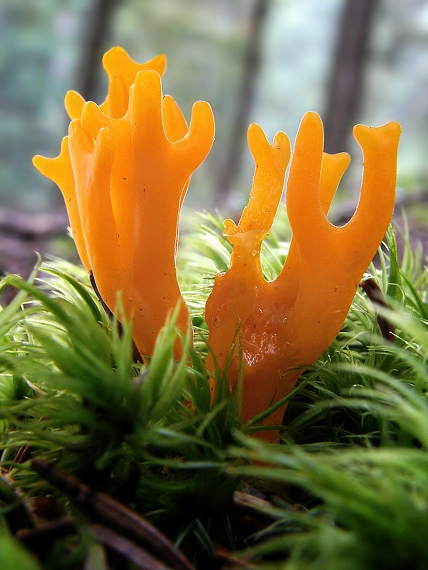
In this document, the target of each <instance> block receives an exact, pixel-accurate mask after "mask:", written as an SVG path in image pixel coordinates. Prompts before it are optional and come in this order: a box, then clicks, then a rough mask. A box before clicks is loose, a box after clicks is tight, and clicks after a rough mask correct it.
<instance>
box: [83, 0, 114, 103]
mask: <svg viewBox="0 0 428 570" xmlns="http://www.w3.org/2000/svg"><path fill="white" fill-rule="evenodd" d="M118 4H119V0H93V3H92V7H91V9H90V11H89V15H88V19H87V22H86V29H85V31H84V33H83V41H82V51H81V56H80V63H79V65H78V79H77V84H78V88H77V91H78V92H79V93H80V94H81V95H82V96H83V97H84V98H85V99H86V100H87V101H88V100H92V101H93V100H94V98H95V96H96V92H97V87H98V75H99V70H100V69H101V59H102V56H103V52H104V44H105V40H106V37H107V35H108V32H109V30H110V24H111V21H112V19H113V14H114V10H115V8H116V7H117V5H118Z"/></svg>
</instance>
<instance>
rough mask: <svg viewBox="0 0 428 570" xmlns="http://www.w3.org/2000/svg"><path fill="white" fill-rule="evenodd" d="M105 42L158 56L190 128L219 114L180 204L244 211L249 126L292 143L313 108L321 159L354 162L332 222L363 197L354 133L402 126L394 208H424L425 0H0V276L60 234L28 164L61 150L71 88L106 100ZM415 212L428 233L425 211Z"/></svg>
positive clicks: (48, 195) (427, 111)
mask: <svg viewBox="0 0 428 570" xmlns="http://www.w3.org/2000/svg"><path fill="white" fill-rule="evenodd" d="M113 45H121V46H122V47H124V48H125V49H126V50H127V51H128V53H129V54H130V56H131V57H132V58H133V59H135V60H136V61H138V62H143V61H146V60H148V59H150V58H151V57H153V56H155V55H156V54H158V53H165V54H166V55H167V58H168V67H167V71H166V74H165V76H164V80H163V86H164V92H165V93H170V94H171V95H173V96H174V98H175V99H176V100H177V102H178V103H179V105H180V107H181V108H182V109H183V111H184V113H185V115H186V117H187V118H189V116H190V110H191V106H192V104H193V102H194V101H196V100H199V99H203V100H207V101H209V102H210V104H211V105H212V107H213V110H214V115H215V118H216V140H215V143H214V147H213V150H212V152H211V154H210V156H209V157H208V159H207V160H206V162H205V163H204V164H203V165H202V167H201V168H200V169H199V171H197V173H196V174H195V175H194V177H193V180H192V184H191V186H190V189H189V191H188V194H187V198H186V201H185V205H186V206H187V207H191V208H196V209H203V208H207V209H210V208H213V207H217V206H220V208H221V210H222V211H223V212H224V213H225V214H230V213H231V212H232V213H233V212H238V211H240V209H241V208H242V206H243V205H244V204H245V201H246V198H247V195H248V190H249V187H250V183H251V178H252V174H253V164H252V159H251V156H250V154H249V151H248V150H247V147H246V129H247V126H248V125H249V124H250V123H251V122H257V123H259V124H260V125H261V126H262V127H263V129H264V130H265V132H266V134H267V135H268V137H269V138H272V137H273V135H274V134H275V132H276V131H278V130H283V131H285V132H286V133H287V134H288V135H289V136H290V138H291V140H292V141H293V140H294V137H295V134H296V131H297V128H298V125H299V122H300V119H301V117H302V115H303V114H304V112H306V111H308V110H312V111H317V112H319V113H320V114H321V116H322V117H323V120H324V123H325V129H326V150H329V151H330V152H338V151H341V150H348V151H350V152H351V154H352V156H353V157H354V160H353V162H354V165H353V166H352V168H351V171H350V173H349V174H348V175H347V177H346V178H345V180H344V183H343V185H342V190H341V194H340V198H339V208H338V212H339V213H338V214H337V217H338V218H339V219H340V217H341V216H342V215H343V216H345V218H346V215H347V211H350V210H351V209H352V207H353V205H355V203H354V202H353V200H355V199H356V198H355V197H356V196H357V194H358V185H359V177H360V176H361V157H360V153H359V149H358V148H357V146H356V144H355V143H353V139H352V126H353V125H354V124H355V123H357V122H362V123H364V124H368V125H381V124H383V123H385V122H388V121H391V120H394V121H399V122H400V123H401V125H402V129H403V134H402V139H401V143H400V154H399V203H403V204H405V205H407V204H409V205H411V204H414V203H417V204H421V203H423V200H424V198H425V191H427V192H428V186H427V183H428V160H427V158H426V156H427V154H428V0H0V235H2V236H3V238H5V239H6V242H5V241H4V239H3V240H2V241H1V242H0V265H1V266H3V267H5V268H6V270H8V271H11V270H12V271H14V270H16V267H15V266H14V265H13V263H12V261H11V260H12V258H13V259H15V260H16V259H18V258H20V257H21V258H22V257H23V256H24V257H25V255H24V253H23V250H21V249H20V246H18V245H17V243H18V242H19V240H21V241H22V239H24V241H25V239H27V241H31V240H32V241H31V248H32V251H34V249H39V250H43V244H44V243H45V240H46V239H47V237H48V236H52V235H56V234H58V233H59V234H60V233H61V232H62V234H63V228H64V227H65V225H66V223H67V222H66V220H65V217H64V210H63V205H62V198H61V195H60V192H59V191H58V190H57V189H56V188H55V187H54V185H53V184H52V183H50V182H49V181H48V180H46V179H44V178H43V177H42V176H41V175H40V174H39V173H38V172H37V171H36V170H35V169H34V168H33V166H32V164H31V159H32V157H33V155H35V154H43V155H45V156H56V155H57V154H58V153H59V145H60V140H61V138H62V137H63V136H64V135H65V134H66V128H67V124H68V121H67V118H66V115H65V111H64V108H63V98H64V95H65V93H66V91H67V90H69V89H76V90H78V91H79V92H81V93H82V94H83V95H84V96H85V98H87V99H93V100H95V101H97V102H101V101H103V100H104V97H105V87H106V86H105V77H104V74H103V70H102V68H101V65H100V64H101V57H102V54H103V53H104V52H105V51H106V50H108V49H109V48H110V47H112V46H113ZM342 210H343V212H342ZM417 211H418V212H419V217H420V220H419V221H420V222H421V223H422V222H425V218H426V215H425V214H424V210H423V209H422V208H420V207H418V209H417ZM18 212H19V214H18ZM15 238H16V239H15ZM7 240H9V241H7ZM17 240H18V241H17ZM37 240H39V241H37ZM19 243H20V242H19ZM21 261H22V260H21ZM21 261H20V262H19V263H21ZM17 263H18V262H17ZM19 263H18V265H19ZM18 265H17V267H18ZM18 269H19V268H18Z"/></svg>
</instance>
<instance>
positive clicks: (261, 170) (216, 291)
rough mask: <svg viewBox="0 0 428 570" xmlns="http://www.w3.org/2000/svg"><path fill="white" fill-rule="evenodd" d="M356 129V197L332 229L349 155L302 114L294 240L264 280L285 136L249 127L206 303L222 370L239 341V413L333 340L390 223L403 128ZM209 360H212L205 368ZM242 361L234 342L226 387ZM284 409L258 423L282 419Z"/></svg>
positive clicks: (273, 435) (290, 206)
mask: <svg viewBox="0 0 428 570" xmlns="http://www.w3.org/2000/svg"><path fill="white" fill-rule="evenodd" d="M354 135H355V138H356V140H357V141H358V143H359V144H360V146H361V148H362V151H363V155H364V172H363V179H362V186H361V193H360V199H359V203H358V206H357V209H356V211H355V213H354V215H353V217H352V218H351V220H350V221H349V222H348V223H347V224H345V225H344V226H343V227H336V226H334V225H333V224H331V223H330V222H329V221H328V220H327V217H326V214H327V211H328V208H329V206H330V203H331V200H332V198H333V195H334V193H335V191H336V189H337V186H338V184H339V181H340V179H341V177H342V175H343V173H344V171H345V170H346V168H347V166H348V163H349V157H348V155H347V154H344V153H343V154H337V155H328V154H326V153H324V152H323V127H322V123H321V120H320V118H319V116H318V115H317V114H315V113H307V114H306V115H305V116H304V118H303V120H302V123H301V125H300V129H299V132H298V135H297V139H296V144H295V148H294V153H293V158H292V162H291V167H290V172H289V178H288V183H287V191H286V206H287V213H288V218H289V222H290V226H291V229H292V232H293V238H292V242H291V244H290V250H289V254H288V257H287V260H286V263H285V265H284V267H283V269H282V271H281V273H280V274H279V276H278V277H277V278H276V279H275V280H274V281H272V282H267V281H266V280H265V278H264V277H263V273H262V269H261V264H260V246H261V242H262V240H263V239H264V237H266V236H267V235H268V233H269V231H270V228H271V225H272V222H273V216H274V214H275V212H276V209H277V206H278V204H279V200H280V196H281V192H282V184H283V180H284V173H285V169H286V166H287V162H288V159H289V150H288V141H287V139H286V137H285V135H284V134H283V133H280V134H278V135H277V136H276V138H275V140H274V143H273V145H272V146H271V145H269V143H268V142H267V141H266V139H265V137H264V135H263V132H262V131H261V129H260V128H259V127H257V126H256V125H252V126H251V127H250V129H249V133H248V142H249V146H250V149H251V152H252V154H253V156H254V160H255V163H256V169H255V175H254V181H253V187H252V191H251V196H250V200H249V203H248V205H247V207H246V208H245V209H244V211H243V214H242V217H241V220H240V222H239V224H238V226H235V224H234V223H233V222H232V221H230V220H226V222H225V229H224V233H225V235H226V236H227V238H228V239H229V241H230V242H231V243H232V244H233V246H234V247H233V252H232V257H231V267H230V269H229V270H228V271H226V272H225V273H223V274H220V275H218V276H217V277H216V279H215V283H214V287H213V290H212V293H211V295H210V297H209V298H208V301H207V304H206V321H207V324H208V327H209V344H210V347H211V349H212V352H213V354H214V356H215V358H216V360H217V362H218V365H219V366H220V369H224V368H225V366H226V364H227V361H228V354H229V352H230V350H231V347H232V345H233V342H234V339H236V345H238V344H239V343H238V338H239V337H240V339H241V343H240V344H241V346H242V353H243V379H244V380H243V400H242V407H243V409H242V418H243V420H248V419H249V418H251V417H252V416H254V415H255V414H257V413H260V412H262V411H263V410H264V409H266V408H267V407H268V406H270V405H272V404H274V403H275V402H277V401H278V400H280V399H281V398H283V397H284V396H286V395H287V394H288V393H289V392H290V391H291V390H292V388H293V386H294V384H295V382H296V381H297V379H298V378H299V376H300V374H301V372H302V367H304V366H308V365H310V364H312V363H313V362H314V361H315V360H316V359H317V358H318V357H319V356H320V355H321V354H322V353H323V352H324V351H325V350H326V349H327V348H328V346H329V345H330V344H331V342H332V341H333V340H334V338H335V337H336V335H337V334H338V332H339V331H340V328H341V326H342V324H343V322H344V320H345V317H346V314H347V312H348V310H349V307H350V305H351V302H352V299H353V297H354V295H355V292H356V290H357V287H358V283H359V281H360V279H361V277H362V275H363V273H364V271H365V269H366V268H367V266H368V265H369V263H370V261H371V260H372V258H373V256H374V255H375V253H376V250H377V248H378V246H379V244H380V243H381V240H382V238H383V236H384V234H385V232H386V229H387V227H388V224H389V222H390V220H391V217H392V213H393V208H394V197H395V184H396V163H397V147H398V139H399V136H400V126H399V125H398V124H397V123H388V124H387V125H384V126H382V127H379V128H369V127H365V126H363V125H358V126H356V127H355V129H354ZM212 360H213V357H209V361H208V366H209V367H211V369H212V367H213V362H212ZM238 360H239V355H238V349H237V348H235V352H234V354H233V356H232V359H231V362H230V368H229V371H228V374H229V377H230V382H231V387H232V389H234V388H235V387H236V383H237V377H238ZM284 408H285V407H284V406H282V407H281V408H280V409H278V410H277V411H276V412H275V413H273V414H271V415H270V416H269V417H268V418H267V419H266V420H265V422H264V423H265V424H266V425H276V424H280V423H281V419H282V415H283V413H284ZM263 437H265V438H266V439H268V440H270V441H276V440H277V439H278V435H277V432H274V431H269V430H268V431H266V432H264V435H263Z"/></svg>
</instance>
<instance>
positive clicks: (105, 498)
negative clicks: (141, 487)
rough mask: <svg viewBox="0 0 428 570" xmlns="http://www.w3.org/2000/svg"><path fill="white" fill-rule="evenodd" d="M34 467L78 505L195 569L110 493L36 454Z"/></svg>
mask: <svg viewBox="0 0 428 570" xmlns="http://www.w3.org/2000/svg"><path fill="white" fill-rule="evenodd" d="M31 468H32V469H33V471H35V472H36V473H38V474H39V475H40V476H41V477H43V479H45V480H46V481H48V482H49V483H51V485H53V486H54V487H56V488H57V489H59V490H60V491H62V492H64V493H65V494H66V495H67V496H68V497H69V498H70V499H71V500H72V501H73V502H74V503H76V504H77V505H80V506H81V507H83V508H85V509H87V510H89V511H92V512H93V513H95V514H96V515H98V516H99V517H101V518H102V519H103V520H104V521H108V522H110V523H111V524H113V525H114V526H115V527H117V528H120V529H122V530H123V531H125V532H126V533H127V534H129V535H131V536H132V537H133V538H136V539H138V540H142V541H143V542H144V543H146V544H147V545H149V546H150V548H151V549H152V550H153V551H155V553H156V555H157V556H159V558H161V559H163V560H164V561H165V562H166V563H167V564H170V565H171V567H172V568H174V570H195V569H194V567H193V565H192V564H191V563H190V562H189V560H188V559H187V558H186V557H185V556H184V554H182V553H181V552H180V551H179V550H178V549H177V548H176V547H175V546H174V545H173V544H172V542H170V540H168V538H166V536H165V535H163V534H162V533H161V532H160V531H158V530H157V529H156V528H155V527H154V526H153V525H151V524H150V523H149V522H148V521H146V520H145V519H144V518H143V517H141V516H139V515H137V514H136V513H135V512H134V511H132V510H131V509H129V508H128V507H125V506H124V505H122V504H121V503H119V502H118V501H116V500H115V499H113V498H112V497H110V496H109V495H106V494H105V493H101V492H96V491H93V490H92V489H91V488H90V487H89V486H88V485H86V484H85V483H83V482H82V481H80V480H79V479H78V478H77V477H74V476H73V475H69V474H68V473H66V472H65V471H63V470H62V469H58V468H57V467H55V466H53V465H51V464H50V463H48V462H47V461H44V460H43V459H39V458H34V459H33V460H32V461H31Z"/></svg>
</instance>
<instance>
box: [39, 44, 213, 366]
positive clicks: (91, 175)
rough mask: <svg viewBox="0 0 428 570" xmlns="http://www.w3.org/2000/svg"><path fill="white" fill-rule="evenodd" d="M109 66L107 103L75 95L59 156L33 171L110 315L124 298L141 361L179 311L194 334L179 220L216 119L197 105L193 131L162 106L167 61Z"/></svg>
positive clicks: (109, 57)
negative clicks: (180, 259)
mask: <svg viewBox="0 0 428 570" xmlns="http://www.w3.org/2000/svg"><path fill="white" fill-rule="evenodd" d="M103 65H104V68H105V70H106V72H107V75H108V79H109V88H108V96H107V98H106V100H105V102H104V103H103V104H102V105H100V106H98V105H96V104H95V103H92V102H88V103H86V102H85V101H84V100H83V99H82V97H81V96H80V95H78V94H77V93H75V92H69V93H68V94H67V95H66V98H65V105H66V109H67V112H68V113H69V115H70V118H71V119H72V121H71V123H70V126H69V131H68V137H65V138H64V140H63V143H62V147H61V153H60V155H59V156H58V157H57V158H54V159H47V158H43V157H40V156H37V157H35V158H34V164H35V166H36V168H38V169H39V170H40V172H42V174H44V175H45V176H47V177H49V178H51V179H52V180H53V181H55V182H56V183H57V184H58V186H59V187H60V189H61V191H62V193H63V196H64V200H65V203H66V205H67V209H68V214H69V219H70V225H71V229H72V234H73V236H74V239H75V242H76V247H77V249H78V252H79V255H80V257H81V260H82V263H83V265H84V266H85V268H86V269H87V270H88V271H90V272H92V274H93V276H94V279H95V282H96V285H97V288H98V291H99V293H100V295H101V297H102V299H103V301H104V303H105V304H106V305H107V306H108V307H109V308H110V310H112V311H114V310H115V305H116V301H117V295H118V293H119V292H120V293H121V298H122V303H123V305H124V309H125V312H126V314H127V315H128V316H131V315H132V317H133V336H134V341H135V343H136V345H137V348H138V350H139V351H140V353H141V354H142V355H143V356H144V355H149V354H152V352H153V348H154V343H155V340H156V336H157V334H158V332H159V330H160V329H161V327H162V326H163V325H164V322H165V319H166V316H167V314H168V312H169V311H170V310H171V309H173V308H174V307H175V306H176V305H177V304H178V303H179V302H180V303H181V309H180V314H179V317H178V326H179V327H180V328H181V329H182V330H183V331H184V332H185V331H186V330H187V329H188V326H189V325H188V323H189V319H188V310H187V307H186V305H185V303H184V301H183V299H182V297H181V293H180V289H179V287H178V283H177V276H176V267H175V257H176V250H177V237H178V219H179V213H180V209H181V206H182V202H183V199H184V195H185V193H186V190H187V187H188V182H189V178H190V176H191V174H192V173H193V172H194V170H196V168H198V166H199V165H200V164H201V163H202V162H203V160H204V159H205V158H206V156H207V154H208V152H209V150H210V148H211V145H212V142H213V140H214V118H213V115H212V111H211V107H210V106H209V105H208V103H206V102H202V101H200V102H198V103H195V105H194V106H193V110H192V118H191V122H190V127H189V128H188V127H187V124H186V121H185V119H184V117H183V115H182V113H181V111H180V109H179V108H178V106H177V104H176V103H175V101H174V99H173V98H172V97H169V96H165V97H162V88H161V79H160V74H162V73H163V71H164V69H165V57H164V56H158V57H157V58H155V59H153V60H151V61H150V62H148V63H146V64H142V65H139V64H137V63H135V62H134V61H132V60H131V59H130V58H129V56H128V55H127V54H126V52H124V51H123V50H122V49H121V48H118V47H116V48H113V49H112V50H110V51H109V52H108V53H107V54H106V55H105V56H104V59H103Z"/></svg>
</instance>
